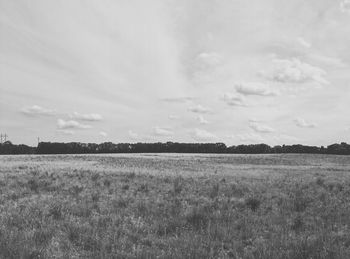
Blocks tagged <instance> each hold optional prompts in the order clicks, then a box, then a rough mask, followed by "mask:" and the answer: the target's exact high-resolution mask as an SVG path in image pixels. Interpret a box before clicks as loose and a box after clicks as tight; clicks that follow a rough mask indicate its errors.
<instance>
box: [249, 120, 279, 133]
mask: <svg viewBox="0 0 350 259" xmlns="http://www.w3.org/2000/svg"><path fill="white" fill-rule="evenodd" d="M249 127H250V128H251V129H252V130H254V131H256V132H258V133H271V132H274V131H275V130H274V129H273V128H271V127H269V126H267V125H265V124H261V123H258V122H251V123H250V124H249Z"/></svg>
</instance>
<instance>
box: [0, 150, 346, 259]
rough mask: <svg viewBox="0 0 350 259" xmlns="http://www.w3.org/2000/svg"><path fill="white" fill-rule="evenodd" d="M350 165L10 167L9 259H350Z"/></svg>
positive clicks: (273, 160)
mask: <svg viewBox="0 0 350 259" xmlns="http://www.w3.org/2000/svg"><path fill="white" fill-rule="evenodd" d="M349 173H350V157H340V156H323V155H232V156H229V155H227V156H225V155H224V156H219V155H218V156H210V155H176V156H174V155H164V156H163V155H160V156H157V155H116V156H111V155H92V156H64V155H63V156H2V157H1V156H0V194H1V198H0V258H156V257H157V256H158V258H272V259H273V258H286V259H288V258H350V231H349V229H348V226H349V223H350V217H349V215H350V206H349V205H350V204H349V201H350V174H349Z"/></svg>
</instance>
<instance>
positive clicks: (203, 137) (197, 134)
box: [191, 129, 218, 141]
mask: <svg viewBox="0 0 350 259" xmlns="http://www.w3.org/2000/svg"><path fill="white" fill-rule="evenodd" d="M191 136H192V138H193V139H194V140H196V141H215V140H217V139H218V137H217V136H216V135H214V134H213V133H211V132H209V131H206V130H203V129H194V130H193V131H192V132H191Z"/></svg>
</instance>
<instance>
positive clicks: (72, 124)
mask: <svg viewBox="0 0 350 259" xmlns="http://www.w3.org/2000/svg"><path fill="white" fill-rule="evenodd" d="M57 128H58V129H89V128H91V126H90V125H85V124H81V123H80V122H77V121H74V120H68V121H66V120H63V119H58V120H57Z"/></svg>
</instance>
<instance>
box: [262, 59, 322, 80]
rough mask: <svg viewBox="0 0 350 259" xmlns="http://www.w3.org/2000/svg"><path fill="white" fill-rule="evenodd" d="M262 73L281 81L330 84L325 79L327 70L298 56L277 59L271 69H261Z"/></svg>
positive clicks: (268, 77) (266, 76) (271, 78)
mask: <svg viewBox="0 0 350 259" xmlns="http://www.w3.org/2000/svg"><path fill="white" fill-rule="evenodd" d="M260 75H261V76H263V77H265V78H267V79H269V80H272V81H276V82H281V83H296V84H302V83H309V82H316V83H319V84H329V82H328V81H327V80H326V79H325V75H326V72H325V71H324V70H322V69H321V68H319V67H315V66H312V65H310V64H307V63H304V62H301V61H300V60H299V59H297V58H292V59H275V60H273V66H272V69H271V70H270V71H261V72H260Z"/></svg>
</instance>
